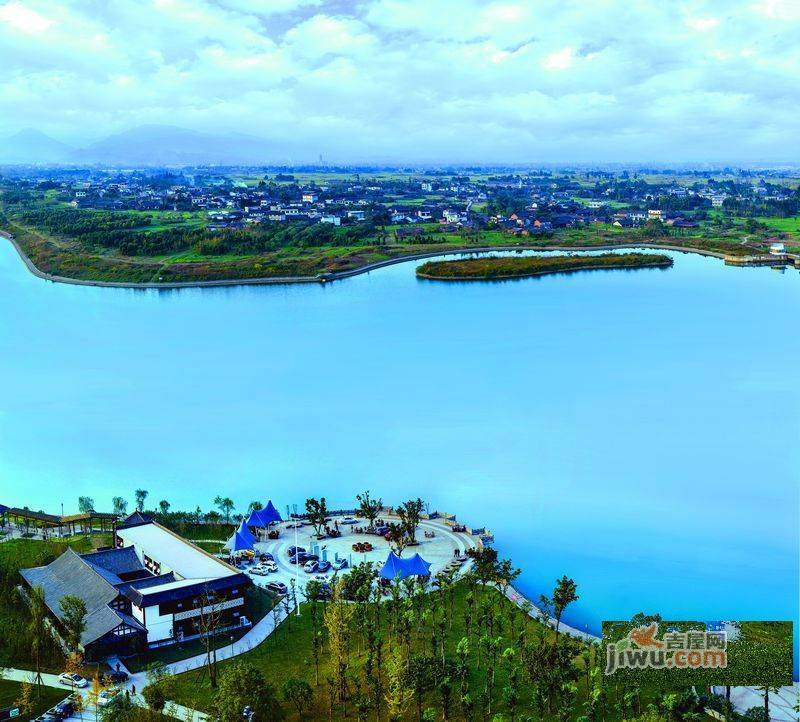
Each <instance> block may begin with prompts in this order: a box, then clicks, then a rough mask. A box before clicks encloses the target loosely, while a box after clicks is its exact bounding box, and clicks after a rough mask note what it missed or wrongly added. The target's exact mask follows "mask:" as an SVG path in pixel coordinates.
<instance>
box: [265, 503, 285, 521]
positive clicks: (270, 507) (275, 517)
mask: <svg viewBox="0 0 800 722" xmlns="http://www.w3.org/2000/svg"><path fill="white" fill-rule="evenodd" d="M261 518H262V519H263V520H264V521H265V522H266V523H267V524H270V523H272V522H273V521H283V518H282V517H281V514H280V512H279V511H278V510H277V509H276V508H275V505H274V504H273V503H272V499H270V500H269V501H268V502H267V505H266V506H265V507H264V508H263V509H261Z"/></svg>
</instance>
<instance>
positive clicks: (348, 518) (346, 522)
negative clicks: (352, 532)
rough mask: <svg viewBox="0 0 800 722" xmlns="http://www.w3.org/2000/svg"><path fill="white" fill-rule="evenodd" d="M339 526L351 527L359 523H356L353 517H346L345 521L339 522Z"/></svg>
mask: <svg viewBox="0 0 800 722" xmlns="http://www.w3.org/2000/svg"><path fill="white" fill-rule="evenodd" d="M339 524H346V525H348V526H351V525H353V524H358V521H356V520H355V519H353V517H352V516H346V517H345V518H344V519H342V520H341V521H340V522H339Z"/></svg>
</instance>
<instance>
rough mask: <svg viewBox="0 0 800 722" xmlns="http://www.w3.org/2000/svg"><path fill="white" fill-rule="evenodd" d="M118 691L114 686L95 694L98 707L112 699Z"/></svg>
mask: <svg viewBox="0 0 800 722" xmlns="http://www.w3.org/2000/svg"><path fill="white" fill-rule="evenodd" d="M119 692H120V691H119V690H118V689H117V688H116V687H111V688H110V689H104V690H103V691H102V692H101V693H100V694H98V695H97V705H98V706H99V707H102V706H104V705H107V704H108V703H109V702H110V701H111V700H112V699H114V698H115V697H117V696H118V695H119Z"/></svg>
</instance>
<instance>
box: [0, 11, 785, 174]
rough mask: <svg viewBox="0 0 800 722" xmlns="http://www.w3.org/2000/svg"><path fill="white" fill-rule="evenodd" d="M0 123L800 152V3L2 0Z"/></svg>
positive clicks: (451, 155) (495, 150) (676, 155)
mask: <svg viewBox="0 0 800 722" xmlns="http://www.w3.org/2000/svg"><path fill="white" fill-rule="evenodd" d="M0 67H2V68H3V72H2V74H1V75H0V134H2V135H7V134H10V133H13V132H15V131H17V130H20V129H22V128H26V127H36V128H39V129H41V130H43V131H45V132H47V133H49V134H51V135H53V136H54V137H56V138H59V139H61V140H65V141H68V142H71V143H74V144H83V143H86V142H90V141H92V140H95V139H97V138H101V137H104V136H106V135H108V134H110V133H113V132H117V131H122V130H125V129H128V128H131V127H134V126H137V125H141V124H171V125H179V126H182V127H187V128H192V129H196V130H201V131H211V132H219V131H236V132H242V133H248V134H254V135H258V136H262V137H266V138H270V139H273V140H274V141H275V143H276V144H281V143H285V144H287V145H288V144H292V145H294V146H296V145H297V144H300V145H302V146H303V147H308V148H309V149H313V153H311V154H310V156H311V157H316V155H317V153H324V154H325V157H326V158H327V159H331V160H387V161H402V160H406V161H434V162H435V161H463V162H476V161H486V162H489V161H504V162H505V161H508V162H520V163H528V162H531V163H536V162H559V161H584V162H598V161H614V160H618V161H622V162H634V161H638V162H648V161H657V162H666V163H669V162H685V161H713V162H719V161H723V162H725V161H728V162H747V161H752V162H758V161H769V162H777V161H789V162H797V161H798V160H800V158H799V157H798V155H799V154H798V147H799V146H800V144H799V143H798V140H797V139H798V136H799V135H800V120H798V119H799V118H800V103H799V102H798V101H800V0H714V1H712V0H709V1H696V2H680V1H676V0H659V1H657V2H656V1H649V0H639V1H638V2H637V1H636V0H584V1H582V2H570V1H569V0H559V1H557V2H550V1H549V0H541V1H536V2H514V1H513V0H501V1H498V2H476V1H474V0H363V1H362V2H345V1H344V0H332V1H329V2H326V1H325V0H269V1H267V2H258V1H257V0H214V1H212V0H74V1H73V0H11V1H10V2H6V1H5V0H0Z"/></svg>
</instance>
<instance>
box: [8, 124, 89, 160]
mask: <svg viewBox="0 0 800 722" xmlns="http://www.w3.org/2000/svg"><path fill="white" fill-rule="evenodd" d="M73 152H74V148H72V147H71V146H69V145H67V144H66V143H62V142H61V141H59V140H56V139H55V138H51V137H50V136H49V135H46V134H45V133H42V132H41V131H39V130H35V129H34V128H26V129H25V130H21V131H19V133H15V134H14V135H12V136H9V137H7V138H0V163H61V162H63V161H66V160H68V159H69V157H70V155H71V154H72V153H73Z"/></svg>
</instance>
